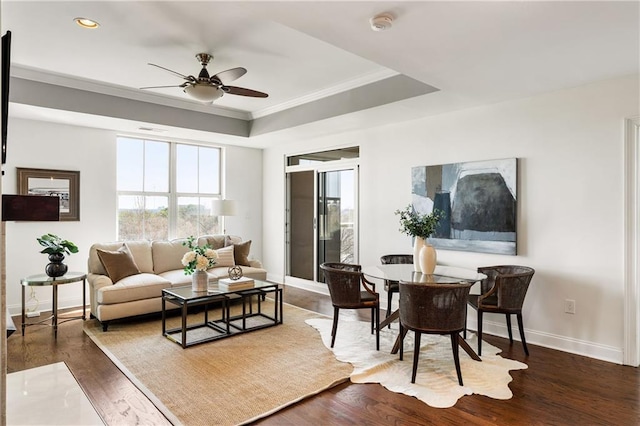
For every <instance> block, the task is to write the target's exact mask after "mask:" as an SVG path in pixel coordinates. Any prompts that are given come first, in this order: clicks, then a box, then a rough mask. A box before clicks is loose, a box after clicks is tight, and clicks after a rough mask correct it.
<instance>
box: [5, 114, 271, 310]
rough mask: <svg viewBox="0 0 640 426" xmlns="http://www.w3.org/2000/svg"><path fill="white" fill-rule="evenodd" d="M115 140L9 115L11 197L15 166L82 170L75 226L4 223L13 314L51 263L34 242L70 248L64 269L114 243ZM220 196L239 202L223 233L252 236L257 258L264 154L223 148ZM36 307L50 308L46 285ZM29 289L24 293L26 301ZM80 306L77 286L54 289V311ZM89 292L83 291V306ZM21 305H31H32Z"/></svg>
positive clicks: (112, 135) (79, 267)
mask: <svg viewBox="0 0 640 426" xmlns="http://www.w3.org/2000/svg"><path fill="white" fill-rule="evenodd" d="M116 137H117V134H116V132H114V131H109V130H99V129H91V128H86V127H75V126H68V125H61V124H53V123H48V122H42V121H32V120H23V119H16V118H12V119H11V120H10V123H9V135H8V141H9V142H8V149H7V164H6V165H5V166H4V168H3V170H4V171H5V176H4V177H3V181H2V189H3V192H4V193H5V194H15V193H17V182H16V167H27V168H42V169H55V170H79V171H80V221H79V222H7V224H6V230H7V242H6V247H7V252H6V253H7V254H6V256H7V267H6V274H7V306H8V308H9V310H10V312H11V313H12V314H14V315H15V314H18V313H19V312H20V309H21V293H20V291H21V290H20V278H21V277H25V276H28V275H33V274H39V273H44V267H45V265H46V264H47V263H48V262H49V261H48V259H47V256H46V255H45V254H40V249H41V247H40V245H39V244H38V242H37V241H36V238H37V237H39V236H41V235H42V234H45V233H48V232H50V233H53V234H57V235H60V236H61V237H63V238H66V239H68V240H70V241H73V242H74V243H76V244H77V245H78V247H79V249H80V251H79V253H77V254H72V255H71V256H67V257H66V259H65V263H66V264H67V265H68V266H69V270H70V271H82V272H86V270H87V266H86V265H87V257H88V253H89V247H90V246H91V244H93V243H95V242H100V241H114V240H115V239H116V237H117V229H116V208H117V204H116V201H117V200H116ZM224 155H225V157H226V163H227V164H226V173H225V175H224V176H223V180H224V182H226V185H227V190H226V197H227V198H229V199H235V200H237V206H238V211H239V214H238V216H237V217H230V218H227V224H226V228H227V231H228V232H229V233H232V234H236V235H240V236H242V237H243V239H245V240H247V239H252V240H253V243H252V246H251V256H252V257H255V258H257V259H260V258H261V255H262V241H261V236H262V222H261V220H260V217H261V216H260V215H261V208H262V206H261V203H262V185H261V178H262V152H261V151H260V150H256V149H251V148H240V147H225V154H224ZM35 291H36V297H37V299H38V300H39V302H40V306H39V307H38V310H49V309H51V298H52V297H51V288H49V287H46V288H36V289H35ZM28 296H29V289H27V297H28ZM81 303H82V287H81V284H80V283H77V284H76V283H74V284H67V285H64V286H61V287H60V290H59V294H58V305H59V307H60V308H64V307H72V306H79V305H81ZM88 303H89V295H88V294H87V304H88ZM27 306H29V307H34V305H33V303H29V304H28V305H27Z"/></svg>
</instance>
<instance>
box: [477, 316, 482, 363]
mask: <svg viewBox="0 0 640 426" xmlns="http://www.w3.org/2000/svg"><path fill="white" fill-rule="evenodd" d="M477 328H478V356H481V355H482V310H480V309H478V327H477Z"/></svg>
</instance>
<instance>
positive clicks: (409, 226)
mask: <svg viewBox="0 0 640 426" xmlns="http://www.w3.org/2000/svg"><path fill="white" fill-rule="evenodd" d="M394 213H395V214H396V215H399V216H400V232H403V233H405V234H407V235H410V236H412V237H419V238H423V239H427V238H429V237H430V236H431V234H433V231H435V229H436V226H438V222H439V221H440V219H441V218H442V212H441V211H440V210H438V209H434V210H433V211H432V212H431V213H429V214H420V213H418V212H417V211H415V209H414V208H413V206H411V204H409V205H408V206H407V207H405V209H404V210H396V211H395V212H394Z"/></svg>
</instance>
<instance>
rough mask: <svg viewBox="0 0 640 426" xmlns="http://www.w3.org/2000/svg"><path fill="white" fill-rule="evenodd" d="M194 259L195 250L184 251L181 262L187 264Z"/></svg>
mask: <svg viewBox="0 0 640 426" xmlns="http://www.w3.org/2000/svg"><path fill="white" fill-rule="evenodd" d="M194 260H196V252H195V251H188V252H186V253H185V254H184V256H182V264H183V265H184V266H188V265H189V264H190V263H191V262H193V261H194Z"/></svg>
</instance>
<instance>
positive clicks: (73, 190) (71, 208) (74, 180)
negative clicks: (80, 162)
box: [17, 167, 80, 221]
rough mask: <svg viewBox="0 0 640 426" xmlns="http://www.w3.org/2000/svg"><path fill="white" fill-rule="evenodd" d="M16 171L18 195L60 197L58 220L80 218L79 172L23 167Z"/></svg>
mask: <svg viewBox="0 0 640 426" xmlns="http://www.w3.org/2000/svg"><path fill="white" fill-rule="evenodd" d="M17 171H18V195H38V196H44V197H51V196H55V197H59V198H60V220H61V221H75V220H80V172H76V171H65V170H46V169H25V168H20V167H18V168H17Z"/></svg>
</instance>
